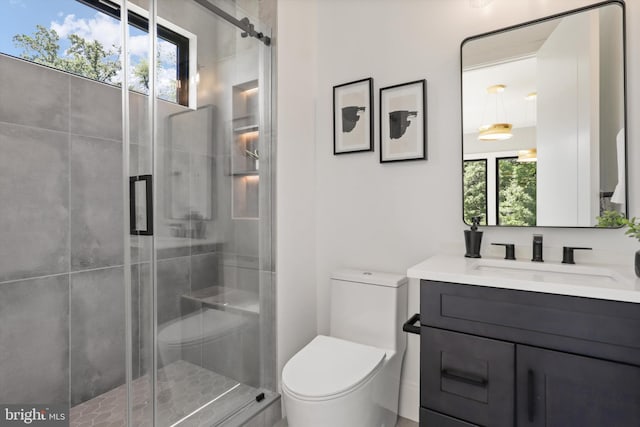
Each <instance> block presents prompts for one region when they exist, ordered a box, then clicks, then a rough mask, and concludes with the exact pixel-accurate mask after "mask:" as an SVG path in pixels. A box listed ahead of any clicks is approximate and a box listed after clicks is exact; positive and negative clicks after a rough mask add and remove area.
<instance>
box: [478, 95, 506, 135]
mask: <svg viewBox="0 0 640 427" xmlns="http://www.w3.org/2000/svg"><path fill="white" fill-rule="evenodd" d="M506 87H507V86H505V85H502V84H497V85H493V86H489V87H488V88H487V104H488V103H489V101H490V99H491V98H493V101H494V104H495V106H494V107H495V108H494V113H495V115H494V118H495V122H494V123H492V124H487V125H483V126H481V127H480V129H479V133H478V139H479V140H480V141H504V140H505V139H509V138H511V137H512V136H513V133H511V129H512V127H513V126H512V125H511V123H507V120H506V116H507V113H506V109H505V108H504V99H503V98H502V92H504V90H505V89H506ZM498 104H500V107H501V108H502V117H504V122H502V123H499V122H498ZM486 113H487V105H486V104H485V109H484V114H486ZM483 121H484V118H483Z"/></svg>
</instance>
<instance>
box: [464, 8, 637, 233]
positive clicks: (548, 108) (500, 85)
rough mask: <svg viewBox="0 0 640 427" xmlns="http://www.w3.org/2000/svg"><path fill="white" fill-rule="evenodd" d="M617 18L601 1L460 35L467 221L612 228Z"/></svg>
mask: <svg viewBox="0 0 640 427" xmlns="http://www.w3.org/2000/svg"><path fill="white" fill-rule="evenodd" d="M624 19H625V17H624V4H623V3H621V2H618V1H608V2H604V3H599V4H596V5H593V6H589V7H586V8H582V9H578V10H574V11H570V12H567V13H563V14H560V15H554V16H551V17H548V18H544V19H541V20H537V21H533V22H528V23H525V24H522V25H517V26H514V27H509V28H505V29H502V30H498V31H493V32H490V33H486V34H482V35H478V36H474V37H470V38H468V39H465V40H464V41H463V42H462V46H461V68H462V134H463V135H462V153H463V168H462V169H463V175H464V177H463V212H464V221H465V222H466V223H467V224H471V218H473V217H475V216H479V217H480V218H481V224H483V225H500V226H543V227H616V226H619V218H620V217H621V216H622V215H624V216H626V215H627V188H626V184H627V173H626V140H625V118H626V101H625V89H626V88H625V34H624V33H625V30H624V22H625V21H624Z"/></svg>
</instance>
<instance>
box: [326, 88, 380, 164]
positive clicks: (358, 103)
mask: <svg viewBox="0 0 640 427" xmlns="http://www.w3.org/2000/svg"><path fill="white" fill-rule="evenodd" d="M372 100H373V79H372V78H367V79H362V80H357V81H354V82H349V83H344V84H341V85H338V86H334V87H333V154H346V153H357V152H360V151H372V150H373V103H372Z"/></svg>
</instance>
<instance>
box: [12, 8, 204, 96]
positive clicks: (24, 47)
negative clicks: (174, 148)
mask: <svg viewBox="0 0 640 427" xmlns="http://www.w3.org/2000/svg"><path fill="white" fill-rule="evenodd" d="M120 4H121V1H120V0H114V1H109V0H56V1H42V0H0V7H2V10H3V13H2V14H1V15H0V53H3V54H6V55H11V56H14V57H18V58H21V59H25V60H28V61H32V62H36V63H39V64H41V65H45V66H48V67H52V68H56V69H58V70H61V71H65V72H69V73H72V74H77V75H80V76H83V77H86V78H88V79H92V80H96V81H99V82H102V83H107V84H111V85H114V86H121V85H122V81H123V70H122V58H121V54H122V52H121V50H122V31H121V28H120ZM128 10H129V16H128V21H129V28H128V30H129V40H128V43H127V45H128V49H129V65H128V67H127V68H128V70H127V73H128V86H129V89H130V90H133V91H135V92H138V93H142V94H145V95H148V94H149V37H148V28H149V21H148V12H147V11H146V10H144V9H143V8H141V7H139V6H136V5H134V4H131V3H130V2H129V3H128ZM157 28H158V31H157V33H158V34H157V35H158V37H157V58H156V61H157V62H156V65H157V68H156V70H157V71H156V72H157V77H156V82H157V83H156V84H157V88H156V93H157V96H158V98H159V99H162V100H165V101H169V102H173V103H176V104H180V105H185V106H191V107H192V108H194V107H195V81H196V72H197V70H196V69H195V68H196V67H195V57H196V50H195V49H196V36H195V35H194V34H192V33H190V32H188V31H186V30H184V29H183V28H180V27H178V26H177V25H174V24H172V23H170V22H168V21H166V20H163V19H158V26H157ZM190 58H194V61H190Z"/></svg>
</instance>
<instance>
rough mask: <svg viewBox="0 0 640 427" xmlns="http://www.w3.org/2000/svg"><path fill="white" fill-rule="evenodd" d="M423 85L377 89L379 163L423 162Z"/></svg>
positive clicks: (425, 124)
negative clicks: (378, 98)
mask: <svg viewBox="0 0 640 427" xmlns="http://www.w3.org/2000/svg"><path fill="white" fill-rule="evenodd" d="M426 83H427V81H426V80H425V79H422V80H416V81H412V82H408V83H401V84H398V85H394V86H387V87H383V88H381V89H380V163H391V162H404V161H410V160H427V107H426V106H427V84H426Z"/></svg>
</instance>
